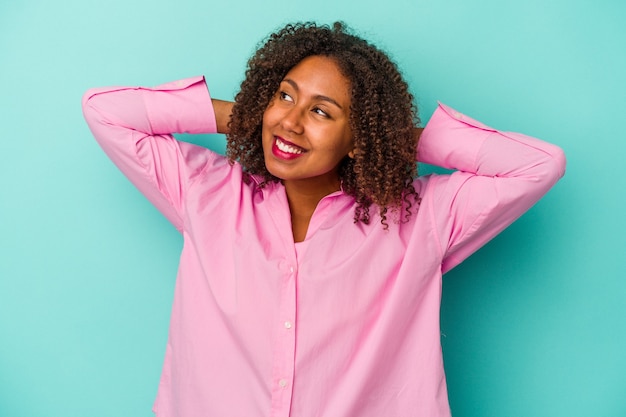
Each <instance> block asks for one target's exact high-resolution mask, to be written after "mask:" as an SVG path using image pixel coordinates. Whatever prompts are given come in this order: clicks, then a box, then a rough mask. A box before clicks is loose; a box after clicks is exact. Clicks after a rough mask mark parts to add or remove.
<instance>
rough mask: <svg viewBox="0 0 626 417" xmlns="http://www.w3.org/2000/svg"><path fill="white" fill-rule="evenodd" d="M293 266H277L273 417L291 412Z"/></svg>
mask: <svg viewBox="0 0 626 417" xmlns="http://www.w3.org/2000/svg"><path fill="white" fill-rule="evenodd" d="M297 267H298V265H297V263H296V262H293V261H289V260H284V261H281V262H280V263H279V270H280V272H281V277H282V285H281V294H280V307H279V315H278V319H277V323H275V326H276V333H275V334H276V338H275V341H274V363H273V366H272V382H271V384H272V386H271V394H272V405H271V414H270V415H271V416H272V417H287V416H289V413H290V410H291V398H292V393H293V380H294V368H295V352H296V329H295V326H296V277H297V273H298V268H297Z"/></svg>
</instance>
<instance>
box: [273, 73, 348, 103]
mask: <svg viewBox="0 0 626 417" xmlns="http://www.w3.org/2000/svg"><path fill="white" fill-rule="evenodd" d="M283 81H284V82H286V83H287V84H289V85H290V86H292V87H293V88H294V89H295V90H296V91H300V88H299V87H298V84H297V83H296V82H295V81H294V80H292V79H291V78H284V79H283ZM313 98H314V99H316V100H322V101H327V102H329V103H332V104H334V105H335V106H337V107H339V108H340V109H341V110H343V107H342V106H341V104H339V103H337V101H336V100H335V99H333V98H330V97H328V96H325V95H323V94H318V95H316V96H314V97H313Z"/></svg>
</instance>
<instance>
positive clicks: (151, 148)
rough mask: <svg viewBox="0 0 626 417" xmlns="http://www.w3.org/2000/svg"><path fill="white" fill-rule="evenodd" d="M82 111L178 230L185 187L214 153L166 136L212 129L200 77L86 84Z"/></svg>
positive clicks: (100, 140) (208, 101) (102, 143)
mask: <svg viewBox="0 0 626 417" xmlns="http://www.w3.org/2000/svg"><path fill="white" fill-rule="evenodd" d="M83 113H84V116H85V120H86V121H87V124H88V125H89V128H90V129H91V131H92V133H93V135H94V137H95V138H96V140H97V141H98V143H99V144H100V146H101V147H102V148H103V150H104V151H105V152H106V154H107V155H108V156H109V158H111V160H112V161H113V163H115V165H117V167H118V168H119V169H120V170H121V171H122V172H123V173H124V174H125V175H126V176H127V177H128V178H129V179H130V180H131V181H132V182H133V184H134V185H135V186H136V187H137V188H138V189H139V190H140V191H141V192H142V193H143V194H144V195H145V196H146V197H147V198H148V199H149V200H150V201H151V202H152V203H153V204H154V205H155V206H156V207H157V209H159V210H160V211H161V212H162V213H163V214H164V215H165V216H166V217H167V218H168V219H169V220H170V221H171V222H172V224H174V226H175V227H176V228H177V229H178V230H182V227H183V220H182V219H183V215H182V213H183V205H184V194H185V190H186V188H187V186H188V185H189V183H190V182H191V181H193V179H194V178H195V177H197V176H198V174H199V173H201V172H202V170H203V169H204V167H205V166H206V165H207V164H208V163H209V162H211V160H213V159H214V158H216V156H217V155H216V154H215V153H213V152H211V151H210V150H208V149H206V148H203V147H200V146H196V145H192V144H189V143H185V142H180V141H177V140H175V139H174V137H173V136H172V134H173V133H215V132H216V131H217V127H216V121H215V113H214V111H213V105H212V102H211V97H210V95H209V91H208V88H207V86H206V84H205V82H204V78H203V77H195V78H189V79H185V80H180V81H175V82H172V83H168V84H164V85H161V86H158V87H154V88H144V87H113V88H98V89H92V90H89V91H87V92H86V93H85V95H84V96H83Z"/></svg>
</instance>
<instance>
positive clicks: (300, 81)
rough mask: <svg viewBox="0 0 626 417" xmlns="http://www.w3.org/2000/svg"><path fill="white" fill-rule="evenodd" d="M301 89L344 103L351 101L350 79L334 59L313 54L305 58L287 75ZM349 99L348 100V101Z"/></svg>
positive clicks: (286, 78)
mask: <svg viewBox="0 0 626 417" xmlns="http://www.w3.org/2000/svg"><path fill="white" fill-rule="evenodd" d="M284 79H285V80H290V81H293V82H294V83H295V84H296V85H297V87H298V89H299V90H302V91H303V92H304V93H310V94H312V95H319V94H322V95H325V96H329V97H332V98H333V99H335V100H338V101H339V99H341V100H342V101H344V103H349V101H350V81H349V80H348V78H346V76H344V75H343V73H342V72H341V69H340V68H339V65H338V64H337V63H336V62H335V60H334V59H332V58H329V57H325V56H319V55H313V56H309V57H306V58H304V59H303V60H302V61H300V62H299V63H298V64H296V66H294V67H293V68H292V69H291V70H290V71H289V72H288V73H287V75H285V78H284ZM346 100H347V101H346Z"/></svg>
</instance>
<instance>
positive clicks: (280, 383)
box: [278, 379, 287, 388]
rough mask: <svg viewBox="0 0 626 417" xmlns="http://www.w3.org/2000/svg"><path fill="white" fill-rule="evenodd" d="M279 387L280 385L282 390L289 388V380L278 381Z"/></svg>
mask: <svg viewBox="0 0 626 417" xmlns="http://www.w3.org/2000/svg"><path fill="white" fill-rule="evenodd" d="M278 385H280V387H281V388H285V387H286V386H287V380H286V379H281V380H280V381H278Z"/></svg>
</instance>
